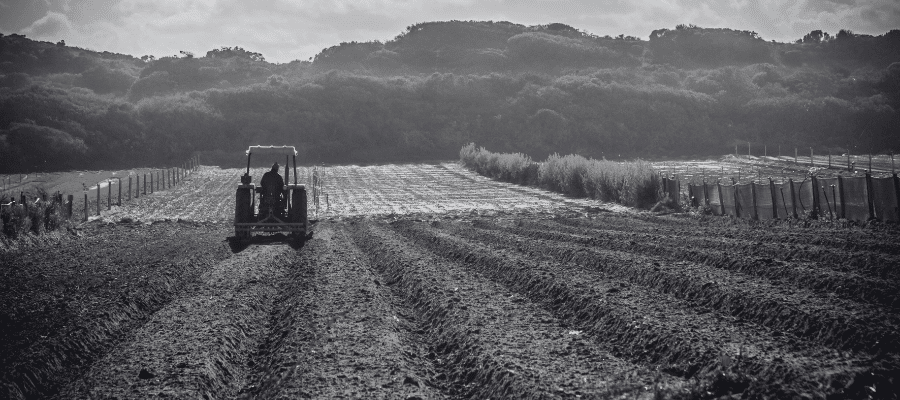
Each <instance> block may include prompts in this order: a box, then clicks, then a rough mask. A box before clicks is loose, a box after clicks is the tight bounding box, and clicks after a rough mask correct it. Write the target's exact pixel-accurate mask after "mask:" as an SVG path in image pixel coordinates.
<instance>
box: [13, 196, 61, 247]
mask: <svg viewBox="0 0 900 400" xmlns="http://www.w3.org/2000/svg"><path fill="white" fill-rule="evenodd" d="M68 223H69V221H68V219H67V218H66V217H65V212H64V211H63V206H62V204H60V203H59V202H56V201H35V202H29V203H28V205H27V206H26V205H24V204H16V205H7V206H4V207H3V208H2V209H0V232H2V234H3V235H5V236H7V237H9V238H12V239H15V238H17V237H19V235H23V234H26V233H29V232H30V233H33V234H35V235H40V234H44V233H46V232H49V231H54V230H57V229H60V228H63V227H65V226H66V225H67V224H68Z"/></svg>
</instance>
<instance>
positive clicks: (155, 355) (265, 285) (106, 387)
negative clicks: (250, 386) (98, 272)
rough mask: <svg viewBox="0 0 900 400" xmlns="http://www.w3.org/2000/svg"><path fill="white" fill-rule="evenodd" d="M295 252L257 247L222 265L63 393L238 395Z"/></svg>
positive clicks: (77, 395)
mask: <svg viewBox="0 0 900 400" xmlns="http://www.w3.org/2000/svg"><path fill="white" fill-rule="evenodd" d="M289 251H291V250H290V248H288V247H287V246H285V247H281V248H272V247H264V246H255V247H250V248H248V249H246V250H244V251H243V252H241V253H240V254H236V255H234V256H233V257H231V258H229V259H227V260H225V261H223V262H221V263H219V264H217V265H216V266H215V267H213V268H211V269H210V270H208V271H206V272H205V273H204V274H203V275H202V276H201V279H200V281H199V282H198V283H197V284H195V285H193V287H192V288H191V289H190V290H189V291H187V292H186V293H185V295H184V296H182V297H180V298H179V299H177V300H175V301H173V302H172V303H170V304H168V305H167V306H166V307H164V308H163V309H161V310H160V311H158V312H157V313H155V314H154V315H153V317H152V318H151V319H150V321H149V322H148V323H146V324H144V325H143V326H142V327H141V328H140V329H138V330H136V331H135V332H134V333H133V335H131V336H130V337H129V338H128V341H127V342H125V343H123V344H122V345H121V346H119V347H118V348H116V349H114V350H113V351H111V352H110V354H108V355H107V356H106V357H104V358H103V359H101V360H99V361H97V362H96V363H94V365H93V366H92V368H91V370H90V371H89V372H88V373H87V374H86V375H85V376H84V377H83V378H81V379H79V380H78V381H76V382H74V383H73V384H72V385H70V386H69V387H67V388H66V389H64V390H63V391H62V394H61V396H62V397H63V398H86V397H90V398H97V397H103V398H110V397H116V398H148V397H153V396H162V397H166V396H169V397H183V396H185V395H186V394H188V393H189V394H190V396H197V397H208V398H222V397H234V396H235V395H236V394H237V393H238V390H240V389H241V388H242V387H244V386H245V385H246V378H247V375H248V368H247V361H248V359H249V354H252V350H253V349H255V348H257V347H258V345H259V341H260V340H261V339H262V337H263V334H264V333H265V328H266V322H267V321H266V317H267V316H268V315H269V311H270V308H271V305H272V301H271V300H270V299H271V298H272V297H273V296H274V294H275V293H276V292H277V288H276V287H275V283H274V282H277V281H278V279H279V277H280V276H282V275H283V274H284V268H283V264H284V261H285V260H286V257H287V253H288V252H289Z"/></svg>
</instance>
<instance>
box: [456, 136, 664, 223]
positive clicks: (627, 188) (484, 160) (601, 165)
mask: <svg viewBox="0 0 900 400" xmlns="http://www.w3.org/2000/svg"><path fill="white" fill-rule="evenodd" d="M459 158H460V161H461V162H462V164H463V165H464V166H466V167H467V168H469V169H472V170H474V171H475V172H478V173H479V174H481V175H484V176H487V177H490V178H494V179H498V180H503V181H506V182H513V183H519V184H525V185H532V186H540V187H543V188H545V189H548V190H551V191H555V192H559V193H564V194H567V195H570V196H573V197H589V198H592V199H597V200H600V201H604V202H614V203H619V204H623V205H626V206H631V207H637V208H644V209H647V208H650V207H652V206H653V205H654V204H655V203H656V202H657V201H659V198H660V190H659V187H660V186H659V185H660V180H659V176H658V175H657V174H656V173H655V172H654V171H653V168H652V167H651V166H650V163H648V162H645V161H642V160H636V161H625V162H616V161H608V160H594V159H590V158H585V157H582V156H579V155H575V154H570V155H566V156H560V155H559V154H552V155H550V156H549V157H547V160H546V161H544V162H540V163H537V162H533V161H531V158H530V157H528V156H527V155H524V154H521V153H511V154H503V153H492V152H490V151H488V150H486V149H485V148H483V147H480V148H476V147H475V144H474V143H469V144H468V145H466V146H463V148H462V149H460V151H459Z"/></svg>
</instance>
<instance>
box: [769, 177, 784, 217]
mask: <svg viewBox="0 0 900 400" xmlns="http://www.w3.org/2000/svg"><path fill="white" fill-rule="evenodd" d="M769 192H770V193H771V194H772V219H778V196H776V195H775V181H773V180H772V178H769ZM786 216H787V215H785V217H786Z"/></svg>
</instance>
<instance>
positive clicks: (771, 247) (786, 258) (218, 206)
mask: <svg viewBox="0 0 900 400" xmlns="http://www.w3.org/2000/svg"><path fill="white" fill-rule="evenodd" d="M261 172H262V171H254V172H253V174H254V176H256V177H258V176H261V175H262V173H261ZM241 173H242V171H239V170H220V169H217V168H210V167H204V168H203V169H202V170H201V171H199V172H196V173H195V174H193V175H192V176H191V177H190V178H189V179H190V180H189V181H186V182H185V184H183V185H181V186H179V187H177V188H174V189H172V190H168V191H160V192H156V193H154V194H153V195H148V196H146V197H141V198H140V199H137V200H136V201H133V202H131V203H129V204H127V205H123V206H122V207H113V210H112V211H111V212H109V213H105V214H104V215H103V216H102V217H100V218H98V219H95V220H93V221H92V222H90V223H88V224H85V225H84V226H83V227H82V228H81V229H78V230H72V231H70V232H66V233H58V234H54V235H51V236H48V237H46V238H43V239H41V240H32V241H31V242H28V243H24V244H21V245H18V246H10V247H7V248H5V249H3V250H0V251H2V252H3V253H2V256H3V257H2V261H0V274H2V282H3V284H4V287H5V288H6V290H4V291H3V293H2V294H0V305H2V310H3V314H0V317H2V318H3V320H2V321H0V327H2V328H0V329H2V331H0V335H2V336H0V338H2V340H0V343H2V344H0V365H2V367H0V368H2V374H3V375H2V380H0V383H2V386H0V389H2V390H3V392H0V397H3V398H7V397H8V398H36V397H37V398H40V397H50V398H53V397H55V398H136V399H137V398H150V397H175V398H198V397H207V398H260V399H269V398H390V399H394V398H401V399H415V398H419V399H430V398H666V397H681V398H718V397H721V396H727V395H729V394H740V395H743V396H745V397H778V398H782V397H811V398H818V397H826V396H831V397H834V398H870V397H871V398H896V393H897V391H898V389H900V388H898V386H897V385H898V382H897V380H896V376H898V375H900V363H898V354H900V312H898V311H900V295H898V287H900V285H898V284H900V272H898V269H897V266H898V265H900V244H898V243H900V230H897V229H896V228H894V227H891V226H888V227H885V226H883V225H881V226H878V227H869V228H860V227H853V228H849V229H848V228H847V227H846V226H844V227H842V228H837V227H833V226H831V225H829V224H827V223H820V224H818V225H809V224H807V225H804V226H798V225H793V226H792V225H789V224H785V223H782V224H774V223H770V224H762V223H755V222H753V223H751V222H746V221H733V220H731V219H728V218H706V217H704V218H698V217H692V216H688V215H653V214H649V213H641V212H633V211H623V210H622V209H621V208H616V207H611V206H608V205H602V204H598V203H596V202H589V201H585V200H575V199H568V198H565V197H561V196H558V195H555V194H552V193H549V192H544V191H541V190H537V189H530V188H523V187H518V186H512V185H508V184H503V183H497V182H493V181H491V180H488V179H486V178H482V177H479V176H477V175H475V174H473V173H471V172H468V171H466V170H463V169H461V168H460V167H458V166H457V165H455V164H440V165H424V164H423V165H396V166H375V167H353V166H348V167H332V168H328V169H327V170H326V172H325V174H324V175H322V176H321V179H322V181H321V182H324V184H323V185H321V186H320V188H319V190H320V199H319V200H320V203H319V208H318V209H315V208H313V209H312V210H311V211H312V216H313V217H314V218H316V219H317V221H316V223H315V224H314V228H313V229H314V234H313V236H312V238H311V239H310V240H308V241H307V242H306V243H305V244H303V245H301V246H297V245H295V244H292V243H291V242H290V241H289V240H287V238H286V237H284V236H282V235H270V236H265V235H261V236H260V237H258V238H257V239H256V240H254V241H253V242H252V243H251V244H249V245H236V244H230V243H229V242H228V241H227V240H226V237H227V236H230V235H231V234H232V232H233V229H232V227H231V226H230V225H229V223H228V221H230V219H231V216H232V215H233V207H234V206H233V204H234V185H235V182H237V180H238V176H239V175H240V174H241ZM310 175H311V171H309V170H304V171H303V174H301V175H300V181H308V180H309V179H310ZM326 195H327V200H326ZM311 204H312V201H311ZM610 210H614V211H616V212H611V211H610ZM166 220H168V221H166ZM179 220H180V221H179ZM812 224H816V223H812Z"/></svg>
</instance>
